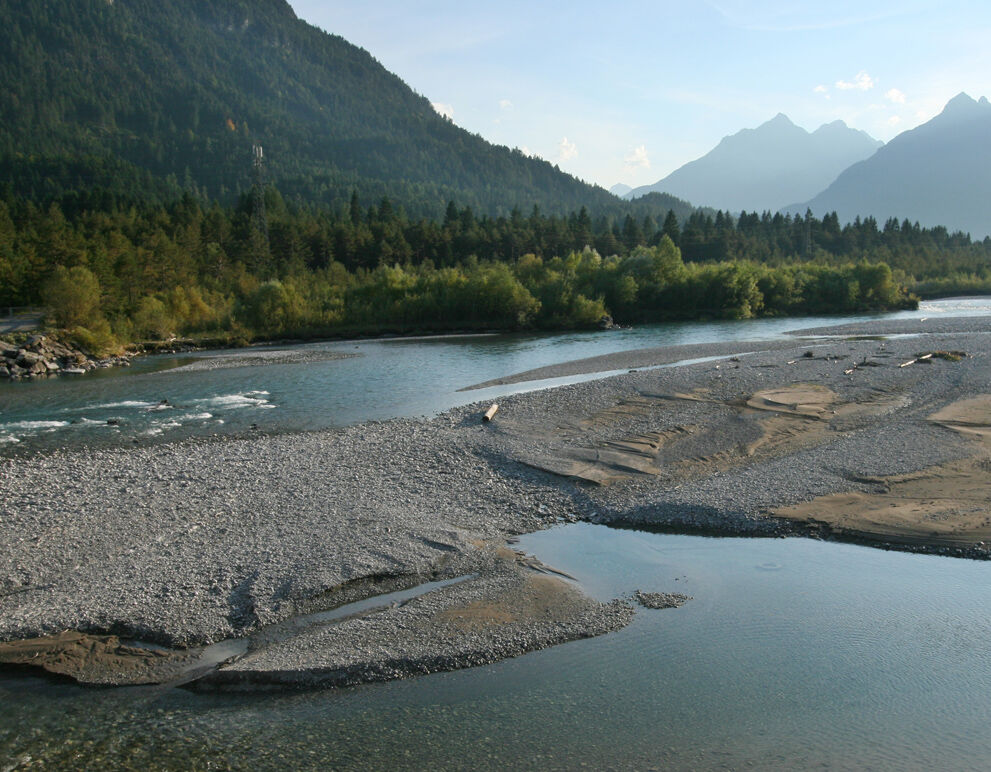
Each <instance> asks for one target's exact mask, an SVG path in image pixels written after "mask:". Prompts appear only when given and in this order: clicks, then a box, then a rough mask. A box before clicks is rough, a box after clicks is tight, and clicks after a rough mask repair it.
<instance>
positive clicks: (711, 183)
mask: <svg viewBox="0 0 991 772" xmlns="http://www.w3.org/2000/svg"><path fill="white" fill-rule="evenodd" d="M881 144H882V143H881V142H878V141H877V140H876V139H873V138H872V137H871V136H869V135H868V134H866V133H865V132H863V131H858V130H855V129H851V128H849V127H848V126H847V125H846V124H845V123H843V121H834V122H833V123H830V124H826V125H825V126H822V127H820V128H819V129H818V130H816V131H815V132H812V133H810V132H808V131H806V130H805V129H803V128H802V127H801V126H796V125H795V124H794V123H793V122H792V120H791V119H790V118H789V117H788V116H787V115H785V114H784V113H778V114H777V115H775V116H774V117H773V118H771V119H770V120H769V121H766V122H765V123H762V124H761V125H760V126H758V127H757V128H754V129H742V130H740V131H738V132H737V133H736V134H732V135H730V136H727V137H723V139H722V140H720V142H719V144H718V145H716V147H715V148H713V149H712V150H711V151H709V152H708V153H707V154H706V155H704V156H702V157H701V158H698V159H696V160H694V161H690V162H689V163H687V164H685V165H684V166H682V167H681V168H680V169H677V170H675V171H674V172H672V173H671V174H669V175H668V176H667V177H665V178H664V179H663V180H661V181H660V182H657V183H655V184H653V185H646V186H643V187H640V188H636V189H634V190H633V191H632V192H631V193H629V194H628V195H627V196H626V197H627V198H637V197H639V196H643V195H645V194H647V193H649V192H651V191H659V192H663V193H669V194H671V195H676V196H678V197H679V198H683V199H685V200H688V201H691V202H693V203H694V204H696V205H697V206H711V207H715V208H717V209H725V210H728V211H730V212H739V211H741V210H746V211H765V210H772V211H776V210H777V209H780V208H781V207H782V206H786V205H787V204H789V203H791V202H792V201H796V200H802V199H805V198H809V197H811V196H813V195H815V194H816V193H817V192H819V191H820V190H822V189H823V188H824V187H825V186H826V185H828V184H829V183H830V182H832V181H833V180H834V179H836V176H837V175H838V174H839V173H840V172H841V171H843V170H844V169H845V168H847V167H848V166H849V165H850V164H853V163H856V162H857V161H861V160H863V159H865V158H867V157H868V156H870V155H872V154H873V153H874V152H875V151H876V150H877V149H878V147H879V146H880V145H881ZM675 191H677V192H675ZM796 195H797V196H798V198H796V197H795V196H796Z"/></svg>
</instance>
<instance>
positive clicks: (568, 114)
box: [290, 0, 991, 187]
mask: <svg viewBox="0 0 991 772" xmlns="http://www.w3.org/2000/svg"><path fill="white" fill-rule="evenodd" d="M290 4H291V5H292V6H293V8H294V9H295V11H296V13H297V15H298V16H300V18H302V19H305V20H306V21H308V22H310V23H311V24H314V25H316V26H318V27H321V28H323V29H325V30H327V31H328V32H333V33H335V34H338V35H341V36H342V37H344V38H346V39H347V40H349V41H351V42H352V43H355V44H356V45H359V46H361V47H362V48H365V49H367V50H368V51H369V52H370V53H371V54H372V55H373V56H374V57H375V58H376V59H378V60H379V61H380V62H381V63H382V64H383V65H385V67H387V68H388V69H389V70H391V71H392V72H395V73H396V74H397V75H399V76H400V77H401V78H402V79H403V80H404V81H406V83H408V84H409V85H410V86H411V87H412V88H413V89H415V90H416V91H418V92H419V93H421V94H423V95H424V96H426V97H428V98H429V99H430V100H431V101H432V102H433V103H434V104H435V106H436V107H437V109H438V110H439V111H441V112H444V113H446V114H449V115H450V116H451V117H452V119H453V120H454V122H455V123H456V124H458V125H459V126H462V127H464V128H466V129H468V130H469V131H472V132H475V133H478V134H480V135H481V136H483V137H485V138H486V139H488V140H490V141H492V142H496V143H498V144H502V145H507V146H509V147H519V148H522V149H524V150H525V151H526V152H530V153H533V154H535V155H539V156H541V157H542V158H546V159H547V160H549V161H551V162H553V163H556V164H558V165H559V166H560V167H561V168H562V169H564V170H566V171H568V172H570V173H572V174H575V175H577V176H578V177H581V178H582V179H585V180H588V181H590V182H594V183H598V184H600V185H602V186H604V187H610V186H612V185H613V184H615V183H617V182H625V183H627V184H629V185H633V186H635V185H642V184H648V183H652V182H656V181H657V180H659V179H661V178H662V177H664V176H665V175H667V174H668V173H669V172H671V171H673V170H674V169H676V168H678V167H679V166H681V165H682V164H684V163H686V162H687V161H691V160H693V159H694V158H698V157H699V156H701V155H703V154H705V153H706V152H708V151H709V150H711V149H712V147H714V146H715V145H716V143H717V142H718V141H719V140H720V139H721V138H722V137H724V136H726V135H727V134H733V133H735V132H737V131H739V130H740V129H742V128H752V127H754V126H757V125H759V124H761V123H763V122H764V121H766V120H769V119H770V118H772V117H774V116H775V115H776V114H777V113H779V112H783V113H785V114H786V115H787V116H788V117H789V118H791V119H792V120H793V121H794V122H795V123H797V124H798V125H799V126H802V127H803V128H806V129H808V130H810V131H811V130H814V129H816V128H818V127H819V126H820V125H822V124H823V123H827V122H829V121H833V120H837V119H841V120H844V121H845V122H846V123H847V124H848V125H849V126H852V127H854V128H857V129H862V130H864V131H866V132H868V133H869V134H871V135H872V136H874V137H876V138H878V139H882V140H885V141H888V140H890V139H891V138H892V137H894V136H895V135H897V134H898V133H900V132H901V131H904V130H906V129H910V128H912V127H914V126H917V125H918V124H920V123H923V122H925V121H927V120H929V119H930V118H932V117H933V116H934V115H936V114H937V113H938V112H939V111H940V110H941V109H942V107H943V105H944V104H945V103H946V102H947V101H949V100H950V99H951V98H952V97H953V96H955V95H956V94H958V93H960V92H961V91H966V92H967V93H968V94H970V95H971V96H972V97H974V98H975V99H976V98H978V97H980V96H983V95H988V96H989V97H991V87H989V84H991V3H987V2H986V0H983V1H982V2H955V1H954V0H950V1H949V2H942V3H934V2H919V1H918V0H899V2H876V3H870V2H847V0H832V2H828V3H820V2H814V3H798V2H795V0H790V1H789V2H778V1H777V0H775V1H773V2H772V1H766V2H760V1H756V2H755V1H750V2H747V1H745V0H678V1H675V2H669V0H660V1H659V2H640V1H638V0H633V1H625V0H620V1H619V2H612V3H609V2H602V0H598V1H597V2H590V1H588V0H573V1H572V2H570V3H553V4H552V3H540V2H518V1H517V0H507V1H505V2H500V3H498V4H497V3H470V2H469V3H466V2H464V1H463V0H460V1H459V2H454V0H423V1H422V2H409V1H408V0H406V2H399V1H398V0H380V1H379V2H374V3H368V2H367V0H364V1H361V0H333V1H332V2H322V1H321V0H290Z"/></svg>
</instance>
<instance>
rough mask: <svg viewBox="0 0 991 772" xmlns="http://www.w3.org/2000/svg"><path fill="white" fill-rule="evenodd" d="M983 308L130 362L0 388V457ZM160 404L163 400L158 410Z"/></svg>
mask: <svg viewBox="0 0 991 772" xmlns="http://www.w3.org/2000/svg"><path fill="white" fill-rule="evenodd" d="M989 313H991V298H977V299H966V298H965V299H953V300H940V301H934V302H931V303H925V304H923V305H922V306H921V307H920V308H919V310H917V311H904V312H898V313H894V314H884V315H877V316H860V317H836V316H834V317H805V318H800V319H794V318H791V319H753V320H746V321H730V322H692V323H682V324H659V325H645V326H643V327H636V328H632V329H627V330H613V331H609V332H573V333H562V334H556V335H533V334H516V335H482V336H460V337H458V336H448V337H438V338H419V339H408V338H407V339H402V338H400V339H392V340H368V341H352V342H326V343H312V344H306V345H303V346H296V347H293V350H294V351H295V352H297V353H304V354H306V355H309V356H319V355H320V354H321V353H324V352H326V353H329V354H346V355H351V358H348V359H331V360H324V361H307V362H305V363H296V364H272V365H258V366H250V367H238V368H225V369H217V370H210V371H202V370H201V371H190V370H182V369H175V368H176V365H182V364H188V363H190V362H194V361H196V360H199V359H208V358H210V357H213V356H215V355H218V354H221V355H224V354H231V355H244V354H245V353H251V352H264V351H265V350H266V349H263V348H262V349H247V350H245V349H241V350H238V351H228V352H216V351H213V352H200V353H197V354H195V355H192V356H185V357H176V356H153V357H143V358H140V359H136V360H135V363H134V365H133V366H132V367H130V368H116V369H110V370H103V371H98V372H96V373H92V374H89V375H85V376H81V377H77V376H61V377H59V378H53V379H48V380H45V381H40V382H19V383H0V455H4V454H10V453H27V452H32V451H34V450H39V449H41V450H46V449H52V448H57V447H63V446H74V445H77V446H78V445H85V446H88V447H89V446H98V445H125V444H132V443H135V442H158V441H163V440H173V439H176V440H177V439H182V438H184V437H190V436H209V435H214V434H241V433H244V432H248V431H252V430H259V431H306V430H311V429H321V428H326V427H330V426H346V425H349V424H354V423H358V422H360V421H366V420H375V419H386V418H392V417H395V416H421V415H435V414H437V413H439V412H442V411H444V410H447V409H449V408H451V407H454V406H456V405H463V404H468V403H470V402H475V401H481V400H487V399H493V398H496V397H499V396H503V395H505V394H510V393H513V392H518V391H528V390H531V389H534V388H547V387H549V386H556V385H561V384H564V383H571V382H575V381H579V380H584V379H587V378H596V377H601V375H602V374H593V375H588V376H575V377H568V378H556V379H550V380H544V381H531V382H527V383H520V384H516V385H512V386H500V387H494V388H488V389H478V390H473V391H459V390H460V389H462V388H464V387H466V386H471V385H473V384H475V383H481V382H483V381H487V380H489V379H492V378H497V377H500V376H506V375H510V374H513V373H517V372H521V371H524V370H530V369H532V368H536V367H543V366H545V365H550V364H556V363H560V362H567V361H570V360H573V359H580V358H584V357H590V356H597V355H600V354H609V353H613V352H616V351H624V350H629V349H637V348H644V347H648V346H674V345H679V344H688V343H713V342H721V341H731V340H741V341H743V340H770V339H774V338H781V337H783V336H784V335H785V333H786V332H788V331H789V330H796V329H801V328H807V327H816V326H822V325H832V324H843V323H846V322H852V321H859V320H863V319H898V318H912V317H923V316H926V317H936V316H941V315H942V316H957V315H965V314H989ZM163 400H165V401H166V403H167V404H164V405H163V404H161V403H162V401H163Z"/></svg>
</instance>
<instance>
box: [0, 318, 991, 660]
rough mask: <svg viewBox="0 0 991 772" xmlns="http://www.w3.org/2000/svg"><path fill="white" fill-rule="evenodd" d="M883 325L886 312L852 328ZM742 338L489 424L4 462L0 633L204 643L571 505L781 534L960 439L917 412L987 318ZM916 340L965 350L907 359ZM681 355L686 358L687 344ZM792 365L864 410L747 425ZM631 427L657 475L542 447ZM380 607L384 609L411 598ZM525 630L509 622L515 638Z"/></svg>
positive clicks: (982, 386)
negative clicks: (903, 331)
mask: <svg viewBox="0 0 991 772" xmlns="http://www.w3.org/2000/svg"><path fill="white" fill-rule="evenodd" d="M950 321H951V320H941V323H943V324H946V323H948V322H950ZM954 324H955V323H954ZM977 324H978V322H977V320H970V319H968V320H966V325H964V326H967V327H968V328H969V329H972V330H973V329H975V328H976V327H977ZM984 324H985V325H987V319H985V320H984ZM951 326H953V325H951ZM877 327H884V324H881V325H876V326H875V327H872V326H871V325H869V324H868V325H862V326H859V327H858V330H859V331H860V332H862V333H864V334H870V333H871V332H872V331H873V332H876V331H877ZM786 343H787V342H786ZM734 348H735V349H736V350H737V351H752V352H754V353H750V354H741V355H737V356H733V357H729V358H726V359H723V360H721V361H708V362H702V363H697V364H691V365H685V366H679V367H670V368H660V369H653V370H646V371H638V372H633V373H628V374H623V375H618V376H614V377H611V378H604V379H600V380H596V381H588V382H584V383H579V384H574V385H570V386H565V387H561V388H557V389H552V390H545V391H537V392H530V393H526V394H517V395H513V396H510V397H507V398H505V399H503V400H500V411H499V413H498V415H497V417H496V419H495V420H494V421H492V422H491V423H482V421H481V413H482V411H483V410H484V408H485V407H487V406H488V405H487V404H475V405H469V406H465V407H459V408H456V409H454V410H451V411H449V412H447V413H445V414H443V415H441V416H438V417H436V418H433V419H429V420H425V419H424V420H412V419H397V420H391V421H384V422H371V423H366V424H362V425H359V426H354V427H350V428H346V429H342V430H328V431H319V432H312V433H303V434H293V435H281V436H254V437H248V438H223V439H216V440H200V441H187V442H179V443H174V444H166V445H157V446H152V447H135V448H121V449H113V450H72V451H59V452H55V453H51V454H47V455H38V456H34V457H27V458H11V459H3V460H0V491H2V494H0V640H16V639H26V638H32V637H37V636H44V635H53V634H57V633H60V632H62V631H65V630H78V631H82V632H92V633H103V634H115V635H120V636H121V637H129V638H137V639H140V640H143V641H149V642H157V643H161V644H165V645H168V646H173V647H188V646H197V645H204V644H208V643H211V642H215V641H219V640H221V639H225V638H230V637H236V636H245V635H248V634H250V633H252V632H254V631H257V630H258V629H259V628H261V627H263V626H265V625H269V624H271V623H275V622H279V621H281V620H285V619H288V618H290V617H293V616H296V615H298V614H301V613H308V612H311V611H313V610H314V608H315V605H314V604H316V605H317V606H319V605H320V604H321V603H323V604H324V605H325V607H327V608H330V607H333V606H334V605H337V604H338V602H340V599H343V598H347V599H348V600H354V599H356V597H361V596H363V595H369V594H374V587H375V586H376V585H378V584H380V583H386V584H388V583H389V582H392V585H403V584H406V586H409V585H411V584H415V583H418V582H420V581H422V580H423V579H424V578H430V577H433V576H436V575H437V574H438V571H440V570H441V569H442V567H443V565H444V564H445V563H446V562H450V561H452V560H455V559H457V560H461V559H463V558H465V556H469V558H468V560H469V563H470V556H471V555H473V554H478V553H479V552H480V548H479V544H480V543H482V542H483V541H487V542H489V543H491V542H493V541H499V540H503V539H505V538H507V537H509V536H511V535H514V534H520V533H525V532H529V531H533V530H536V529H540V528H544V527H547V526H549V525H551V524H553V523H556V522H561V521H565V520H574V519H586V520H589V521H593V522H602V523H622V524H643V525H649V526H665V527H675V528H682V529H692V530H695V529H705V530H707V531H714V532H720V533H739V534H754V535H759V534H764V535H771V534H785V533H793V532H795V530H796V529H795V527H794V526H792V525H790V524H788V523H787V522H784V521H782V520H781V519H779V518H775V517H770V516H769V510H770V509H772V508H774V507H780V506H784V505H789V504H795V503H798V502H804V501H809V500H811V499H813V498H815V497H817V496H822V495H825V494H829V493H835V492H842V491H851V490H855V491H866V492H870V491H876V490H877V489H878V488H879V487H882V486H883V483H882V482H880V481H879V479H878V478H880V477H882V476H884V475H893V474H903V473H908V472H914V471H916V470H919V469H923V468H925V467H928V466H931V465H933V464H936V463H942V462H947V461H951V460H953V459H959V458H963V457H965V456H966V455H967V454H968V453H970V452H971V451H972V444H971V443H970V442H969V441H968V440H967V439H966V438H964V437H961V436H960V435H959V434H958V433H956V432H953V431H949V430H947V429H946V428H945V427H943V426H938V425H934V424H932V423H930V422H928V421H927V420H926V419H927V417H928V416H930V415H931V414H932V413H933V412H935V411H936V410H938V409H940V408H942V407H944V406H946V405H947V404H949V403H951V402H953V401H954V400H958V399H961V398H965V397H968V396H971V395H976V394H983V393H986V392H988V391H989V390H991V388H989V383H991V336H989V335H987V333H986V332H982V333H980V334H978V333H976V332H971V333H969V334H940V333H937V334H931V335H927V336H925V337H924V338H898V339H892V340H887V341H879V340H837V341H828V342H813V343H809V342H801V343H797V342H796V343H793V344H792V345H791V347H790V348H786V347H784V344H782V343H781V342H774V343H773V344H766V343H764V344H757V343H753V344H747V343H740V344H734ZM758 349H763V350H758ZM708 350H709V351H712V350H714V349H713V347H709V348H708ZM923 350H925V351H937V350H957V351H964V352H966V354H967V356H966V357H964V358H963V359H961V360H960V361H948V360H944V359H938V358H934V359H932V360H926V361H925V362H924V363H919V364H916V365H914V366H911V367H900V366H899V365H900V364H902V363H904V362H905V361H907V360H909V359H911V358H913V357H915V356H917V355H918V354H919V353H921V352H922V351H923ZM677 353H678V352H672V356H674V355H677ZM682 354H683V355H682V356H679V357H678V359H679V360H683V359H687V358H694V357H697V356H699V355H700V349H699V347H686V348H685V349H684V350H683V351H682ZM624 356H625V355H624ZM794 384H814V385H815V386H816V388H825V389H829V390H831V392H832V393H835V395H837V399H838V400H839V401H840V402H842V403H843V404H850V405H854V406H864V407H865V409H866V408H870V410H868V411H867V412H864V413H862V414H860V413H858V414H856V415H854V416H852V417H850V418H849V419H846V418H844V417H843V416H842V415H836V416H833V417H832V418H831V420H830V423H829V424H828V426H826V425H825V424H824V423H823V422H821V421H820V422H818V423H817V422H815V421H811V419H810V420H809V421H808V422H807V426H806V423H801V422H800V421H799V422H798V423H794V426H799V425H800V424H801V426H802V427H806V428H808V427H812V429H815V432H818V433H815V432H812V431H811V430H810V432H808V433H802V432H797V431H792V429H791V428H789V427H792V424H789V427H786V428H788V431H787V432H784V433H783V434H782V437H784V439H783V440H781V442H780V443H778V444H774V443H770V444H767V443H765V444H761V437H762V436H764V435H762V434H761V431H762V427H764V426H766V424H762V423H761V421H762V420H764V418H765V417H766V416H765V414H764V413H761V411H748V410H745V409H743V407H741V406H742V405H745V401H746V400H747V399H750V397H751V396H752V395H754V394H756V393H758V392H760V391H761V390H762V389H768V388H770V387H783V386H790V385H794ZM840 402H837V404H840ZM773 417H774V418H775V420H778V419H777V417H776V416H773ZM786 419H787V420H789V421H790V420H792V419H791V418H788V417H787V416H786V417H785V418H782V419H781V420H782V421H784V420H786ZM795 420H796V421H798V419H795ZM803 431H804V429H803ZM789 432H790V433H789ZM644 436H647V437H662V436H663V437H676V441H674V440H672V441H671V442H670V443H669V444H663V446H662V447H660V449H659V450H657V451H656V454H655V455H656V459H655V461H656V463H657V468H656V469H654V470H653V471H652V473H650V474H641V473H635V472H631V473H630V474H629V475H628V476H626V477H624V478H623V479H621V480H619V481H618V482H616V483H615V484H611V485H601V486H599V485H591V484H588V483H587V482H584V481H583V480H578V479H574V478H573V477H569V476H563V475H561V474H554V473H552V472H549V471H547V470H546V466H544V467H542V466H541V462H540V460H541V459H545V458H547V457H549V456H554V454H556V453H573V452H574V451H575V449H576V448H577V449H579V450H582V451H583V452H584V451H588V450H589V449H593V450H594V449H596V448H600V449H601V448H612V447H615V446H616V445H617V443H618V444H619V445H622V443H623V442H626V443H628V442H629V438H630V437H634V438H637V437H644ZM741 448H751V449H753V448H756V450H752V452H750V451H748V452H741ZM595 452H596V453H599V451H598V450H595ZM601 455H602V456H603V457H605V456H606V455H608V454H605V453H603V454H601ZM652 463H653V462H652ZM953 554H959V553H953ZM483 579H484V581H485V582H488V583H489V587H490V589H492V592H495V593H496V594H498V592H501V591H498V592H497V588H496V589H493V588H494V587H495V585H492V584H491V583H492V582H495V583H496V585H498V581H504V582H509V581H510V580H509V579H505V578H503V579H498V580H497V578H493V576H489V577H488V578H485V577H483ZM392 585H390V587H391V586H392ZM479 587H481V585H479ZM460 591H464V592H469V591H472V592H474V591H478V592H482V590H481V589H477V590H472V589H471V588H469V587H467V586H466V587H464V588H463V589H462V590H460ZM460 591H459V592H460ZM349 593H350V594H349ZM489 595H491V593H489ZM431 602H433V601H432V600H430V599H424V600H422V601H418V602H417V603H416V604H409V607H408V609H407V610H408V611H409V612H410V613H412V611H413V610H415V609H416V608H418V607H420V606H423V607H424V608H425V607H426V606H427V604H429V603H431ZM437 611H438V609H433V610H432V611H431V613H434V612H437ZM424 613H426V612H424ZM616 613H618V612H616ZM624 613H625V612H624ZM601 614H602V612H601V610H599V611H594V613H593V611H589V613H588V614H587V615H586V616H585V617H584V618H585V619H586V622H585V623H580V622H575V624H576V625H578V626H579V627H581V626H582V624H584V625H585V626H586V627H587V629H588V630H590V631H592V630H599V629H606V628H610V627H611V626H614V622H615V618H613V619H612V621H610V622H608V623H603V621H602V620H603V617H602V615H601ZM606 616H608V614H607V615H606ZM386 617H390V618H393V619H396V620H400V621H397V622H396V624H397V625H399V624H402V621H401V620H402V619H405V618H406V617H404V616H403V615H402V614H394V615H385V616H383V619H384V618H386ZM409 618H412V617H409ZM581 618H583V617H582V615H581V614H579V615H578V616H576V617H575V619H579V620H580V619H581ZM524 628H527V625H523V627H522V628H520V629H518V630H516V631H515V632H513V634H512V635H513V636H523V637H524V638H526V636H527V635H529V633H526V632H525V629H524ZM528 629H529V628H528ZM589 634H592V633H591V632H590V633H589ZM473 635H474V634H473ZM477 635H479V636H482V638H484V635H485V634H484V631H483V632H479V633H477ZM568 635H570V636H571V637H574V635H575V629H572V630H571V631H570V632H569V633H568ZM511 637H512V636H511ZM537 637H538V638H541V639H542V640H545V641H548V640H554V639H555V636H554V635H553V634H547V633H546V631H545V633H544V634H542V635H541V636H537ZM563 637H567V636H563ZM478 640H480V639H479V638H477V637H475V638H473V639H472V642H470V645H466V646H465V647H464V648H463V649H461V651H462V653H463V654H464V652H469V654H470V656H469V654H464V656H463V657H462V660H458V657H459V656H461V655H455V654H454V653H452V651H448V650H445V651H441V650H440V649H437V648H436V646H434V644H429V643H428V644H427V645H426V647H425V648H424V649H422V650H419V653H417V654H416V656H413V655H412V654H409V653H408V652H407V654H409V656H408V658H409V659H410V661H411V662H412V661H414V660H415V661H423V662H426V661H427V660H428V659H429V656H430V655H429V651H430V650H433V649H436V653H437V656H438V657H440V659H438V660H437V661H436V663H435V664H437V666H438V667H439V666H440V664H439V663H441V661H442V660H443V661H444V662H453V661H456V660H457V661H464V662H466V663H467V662H468V661H469V660H471V661H474V659H476V658H478V657H482V659H483V660H485V661H488V660H487V659H486V658H485V657H484V656H482V655H481V654H479V653H478V652H479V651H481V649H480V648H479V645H478ZM501 640H502V639H500V638H499V637H498V636H497V635H492V636H491V647H490V648H489V649H487V651H489V652H490V653H492V654H493V656H495V654H497V653H498V652H507V651H509V650H510V649H511V648H512V647H511V646H509V645H508V644H504V643H500V641H501ZM483 648H484V647H483ZM311 652H312V656H313V657H316V656H317V655H316V653H315V652H313V650H312V647H311ZM471 652H474V653H471ZM504 655H505V654H502V655H501V656H504ZM321 656H324V655H321ZM327 656H329V655H327ZM402 656H406V655H402ZM400 658H402V657H400ZM386 659H388V657H386V656H385V654H382V656H380V657H379V658H378V659H377V660H376V659H375V658H366V660H365V662H366V663H367V662H371V661H373V660H374V661H379V662H385V661H386ZM321 662H324V660H321V659H314V660H313V662H312V665H313V666H312V668H310V670H313V671H314V672H316V671H320V672H330V671H335V672H343V671H347V670H348V667H349V665H348V662H346V661H345V660H343V659H340V658H338V659H335V660H333V662H331V663H330V664H327V663H326V662H325V663H324V664H320V663H321ZM352 664H353V663H352ZM297 665H299V663H297ZM383 667H384V666H383ZM431 667H433V666H431ZM258 668H259V669H260V670H263V671H265V672H273V668H269V667H268V666H263V665H259V666H258ZM276 669H277V668H276ZM292 669H293V670H294V672H295V671H300V672H301V671H303V670H306V667H304V666H302V665H299V666H294V667H293V668H292ZM372 670H374V668H372ZM348 672H353V671H348ZM369 672H371V670H370V671H369ZM376 672H379V671H376Z"/></svg>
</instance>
